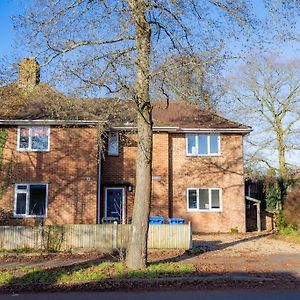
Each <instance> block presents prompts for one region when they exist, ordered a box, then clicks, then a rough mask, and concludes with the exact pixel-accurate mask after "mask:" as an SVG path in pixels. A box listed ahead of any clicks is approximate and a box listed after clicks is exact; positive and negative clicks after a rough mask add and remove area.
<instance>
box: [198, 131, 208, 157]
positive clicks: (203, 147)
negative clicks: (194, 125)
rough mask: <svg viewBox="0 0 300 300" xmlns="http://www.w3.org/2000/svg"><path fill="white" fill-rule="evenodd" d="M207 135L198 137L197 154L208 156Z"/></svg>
mask: <svg viewBox="0 0 300 300" xmlns="http://www.w3.org/2000/svg"><path fill="white" fill-rule="evenodd" d="M207 149H208V144H207V135H204V134H201V135H199V136H198V154H208V150H207Z"/></svg>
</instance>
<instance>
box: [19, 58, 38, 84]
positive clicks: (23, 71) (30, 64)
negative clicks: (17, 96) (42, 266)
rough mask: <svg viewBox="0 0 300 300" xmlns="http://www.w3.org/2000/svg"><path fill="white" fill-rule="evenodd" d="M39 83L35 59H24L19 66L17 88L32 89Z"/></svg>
mask: <svg viewBox="0 0 300 300" xmlns="http://www.w3.org/2000/svg"><path fill="white" fill-rule="evenodd" d="M39 83H40V65H39V64H38V62H37V60H36V58H35V57H29V58H24V59H23V60H22V61H21V62H20V64H19V86H21V87H33V86H35V85H37V84H39Z"/></svg>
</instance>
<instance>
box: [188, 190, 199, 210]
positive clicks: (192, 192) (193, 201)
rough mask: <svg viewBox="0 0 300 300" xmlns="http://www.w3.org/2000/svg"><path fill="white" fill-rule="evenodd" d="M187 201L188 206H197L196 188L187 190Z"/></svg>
mask: <svg viewBox="0 0 300 300" xmlns="http://www.w3.org/2000/svg"><path fill="white" fill-rule="evenodd" d="M188 199H189V200H188V201H189V206H188V207H189V208H190V209H193V208H197V191H196V190H189V194H188Z"/></svg>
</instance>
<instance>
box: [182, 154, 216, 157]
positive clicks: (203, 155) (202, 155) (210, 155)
mask: <svg viewBox="0 0 300 300" xmlns="http://www.w3.org/2000/svg"><path fill="white" fill-rule="evenodd" d="M186 156H188V157H219V156H222V153H219V154H187V153H186Z"/></svg>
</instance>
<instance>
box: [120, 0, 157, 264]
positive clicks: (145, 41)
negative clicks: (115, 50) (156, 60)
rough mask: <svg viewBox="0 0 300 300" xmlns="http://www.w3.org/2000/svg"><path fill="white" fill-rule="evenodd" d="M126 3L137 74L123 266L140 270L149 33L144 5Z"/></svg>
mask: <svg viewBox="0 0 300 300" xmlns="http://www.w3.org/2000/svg"><path fill="white" fill-rule="evenodd" d="M128 4H129V6H130V8H131V10H132V13H133V18H134V22H135V28H136V44H137V75H136V84H135V96H134V97H135V99H134V100H135V103H136V106H137V107H136V108H137V131H138V149H137V157H136V189H135V199H134V207H133V215H132V225H131V227H132V233H131V236H130V241H129V247H128V252H127V257H126V265H127V267H128V268H130V269H142V268H145V267H146V264H147V236H148V218H149V214H150V204H151V181H152V106H151V103H150V98H149V71H150V36H151V30H150V25H149V24H148V22H147V20H146V18H145V12H146V3H145V2H144V1H143V0H128Z"/></svg>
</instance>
